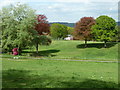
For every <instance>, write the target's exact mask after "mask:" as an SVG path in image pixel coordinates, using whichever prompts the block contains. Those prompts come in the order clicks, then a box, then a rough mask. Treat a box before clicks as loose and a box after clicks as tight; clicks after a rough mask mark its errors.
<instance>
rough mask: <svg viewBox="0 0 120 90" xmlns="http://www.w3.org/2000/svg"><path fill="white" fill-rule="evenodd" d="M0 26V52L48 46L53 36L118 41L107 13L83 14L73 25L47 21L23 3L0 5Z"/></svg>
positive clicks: (111, 19)
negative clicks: (96, 15)
mask: <svg viewBox="0 0 120 90" xmlns="http://www.w3.org/2000/svg"><path fill="white" fill-rule="evenodd" d="M0 19H1V20H2V21H1V22H0V28H1V29H2V32H1V33H2V41H1V43H2V52H11V51H12V49H13V48H18V50H19V54H20V53H21V52H22V50H23V49H24V48H26V47H32V46H35V47H36V52H37V53H38V46H39V45H50V43H51V42H52V40H51V38H53V39H64V38H65V37H67V35H73V36H74V38H75V39H79V40H85V47H87V41H88V40H96V41H104V42H105V47H106V42H108V41H112V40H113V41H118V26H117V25H116V22H115V20H114V19H113V18H111V17H108V16H99V17H98V18H97V19H94V18H93V17H83V18H81V19H80V20H79V21H78V22H76V24H75V27H68V26H66V25H63V24H58V23H54V24H51V25H50V24H49V22H48V21H47V17H46V16H45V15H37V14H36V13H35V10H33V9H32V8H30V7H29V6H27V5H26V4H19V3H18V4H17V5H10V6H7V7H3V8H2V10H1V11H0Z"/></svg>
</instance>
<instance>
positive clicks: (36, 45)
mask: <svg viewBox="0 0 120 90" xmlns="http://www.w3.org/2000/svg"><path fill="white" fill-rule="evenodd" d="M36 53H38V43H36Z"/></svg>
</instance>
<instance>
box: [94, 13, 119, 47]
mask: <svg viewBox="0 0 120 90" xmlns="http://www.w3.org/2000/svg"><path fill="white" fill-rule="evenodd" d="M115 27H116V21H115V20H114V19H113V18H111V17H109V16H106V15H102V16H99V17H98V18H96V24H95V25H93V26H92V34H93V35H94V39H95V40H98V41H104V42H105V47H106V42H107V41H111V40H112V39H113V37H115V36H116V33H117V29H115Z"/></svg>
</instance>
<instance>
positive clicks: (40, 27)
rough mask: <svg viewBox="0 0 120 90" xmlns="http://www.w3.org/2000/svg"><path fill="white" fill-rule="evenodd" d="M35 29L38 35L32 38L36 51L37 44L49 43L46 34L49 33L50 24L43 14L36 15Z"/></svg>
mask: <svg viewBox="0 0 120 90" xmlns="http://www.w3.org/2000/svg"><path fill="white" fill-rule="evenodd" d="M35 30H36V31H37V32H38V35H37V36H36V37H35V38H34V40H35V42H34V43H35V46H36V52H37V53H38V46H39V44H42V45H49V44H50V43H51V40H50V38H49V37H48V36H46V35H48V34H49V33H50V25H49V23H48V21H47V17H46V16H45V15H37V20H36V24H35Z"/></svg>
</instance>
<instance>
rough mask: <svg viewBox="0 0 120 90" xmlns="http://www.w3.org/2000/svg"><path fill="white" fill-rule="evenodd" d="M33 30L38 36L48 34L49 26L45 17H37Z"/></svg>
mask: <svg viewBox="0 0 120 90" xmlns="http://www.w3.org/2000/svg"><path fill="white" fill-rule="evenodd" d="M35 30H36V31H37V32H38V34H39V35H44V34H45V33H46V34H49V33H50V25H49V24H48V21H47V17H46V16H45V15H37V22H36V25H35Z"/></svg>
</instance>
